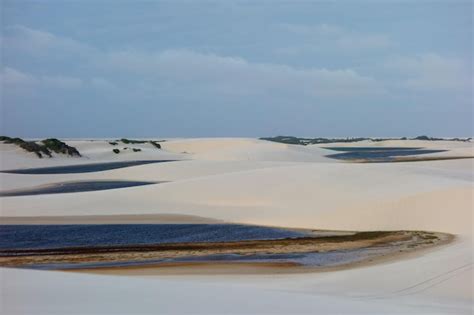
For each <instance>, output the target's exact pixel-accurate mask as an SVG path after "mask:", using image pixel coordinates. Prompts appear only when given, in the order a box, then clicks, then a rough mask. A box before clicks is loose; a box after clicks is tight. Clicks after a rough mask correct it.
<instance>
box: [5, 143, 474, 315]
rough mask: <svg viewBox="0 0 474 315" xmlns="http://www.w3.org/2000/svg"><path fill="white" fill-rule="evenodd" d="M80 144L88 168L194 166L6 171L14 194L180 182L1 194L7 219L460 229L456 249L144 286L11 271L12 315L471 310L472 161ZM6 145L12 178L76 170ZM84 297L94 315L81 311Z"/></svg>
mask: <svg viewBox="0 0 474 315" xmlns="http://www.w3.org/2000/svg"><path fill="white" fill-rule="evenodd" d="M68 143H69V144H71V145H74V146H77V147H78V149H79V150H80V151H81V153H83V154H84V155H86V157H84V158H81V159H78V160H80V161H81V162H83V163H84V162H86V163H87V162H97V161H112V160H115V159H123V160H127V159H130V160H132V159H160V158H162V157H175V158H178V159H186V160H187V161H179V162H172V163H163V164H148V165H142V166H134V167H128V168H123V169H116V170H110V171H104V172H98V173H87V174H63V175H62V174H59V175H16V174H3V173H0V184H1V187H2V189H12V188H21V187H29V186H34V185H39V184H48V183H54V182H60V181H72V180H86V179H88V180H93V179H102V180H103V179H121V180H156V181H163V180H165V181H170V182H169V183H163V184H159V185H149V186H142V187H133V188H124V189H116V190H109V191H100V192H87V193H68V194H58V195H39V196H23V197H6V198H1V199H0V205H1V209H0V210H1V215H2V216H3V217H25V216H28V217H30V216H82V215H89V216H90V215H135V214H136V215H138V214H148V215H153V214H163V215H164V214H167V215H168V214H174V215H192V216H199V217H205V218H212V219H217V220H223V221H228V222H239V223H250V224H262V225H277V226H291V227H304V228H319V229H341V230H399V229H411V230H430V231H439V232H447V233H452V234H455V235H457V239H456V241H455V242H453V243H452V244H450V245H446V246H443V247H440V248H438V249H435V250H432V251H429V252H425V253H422V254H419V255H415V256H411V257H409V258H405V259H402V260H399V261H392V262H390V263H384V264H378V265H371V266H365V267H363V268H357V269H351V270H342V271H334V272H327V273H314V274H289V275H274V276H268V275H266V276H265V275H261V276H259V275H248V276H243V275H239V276H232V275H220V276H211V277H209V276H193V277H190V276H186V277H184V276H166V279H163V278H162V277H159V278H147V279H137V278H115V277H111V276H92V275H82V274H74V275H72V274H62V273H57V272H41V271H25V270H21V271H20V270H7V269H3V270H2V273H1V275H2V297H3V303H2V305H3V306H2V307H3V309H2V311H3V313H5V314H13V313H25V312H26V313H28V312H29V311H31V312H32V313H35V311H37V312H36V313H41V312H43V313H58V312H59V313H61V312H62V311H64V310H65V309H75V310H76V311H77V312H79V313H101V314H102V313H116V312H117V311H119V310H122V311H123V312H125V313H128V311H127V310H131V309H133V310H134V312H133V313H149V312H155V311H157V310H159V311H160V312H162V313H163V312H165V313H166V312H176V313H184V312H188V313H193V312H197V313H206V314H209V313H226V312H227V313H262V312H272V313H285V314H288V313H314V312H315V311H316V310H317V311H319V312H320V313H381V312H382V311H383V312H385V313H393V314H395V313H396V314H399V313H413V314H420V313H430V314H431V313H448V314H452V313H464V314H470V313H471V312H472V311H473V306H472V303H473V287H472V279H473V278H472V277H473V273H472V264H473V239H472V237H473V234H472V227H473V217H472V211H473V205H474V204H473V202H474V201H473V196H474V186H473V177H474V164H473V160H472V159H465V160H447V161H430V162H407V163H383V164H378V163H375V164H354V163H346V162H340V161H337V160H333V159H329V158H326V157H325V155H327V154H330V153H334V152H333V151H328V150H325V149H323V148H320V146H307V147H303V146H293V145H285V144H279V143H271V142H265V141H260V140H255V139H191V140H186V139H181V140H169V141H167V142H164V143H162V146H163V150H156V149H154V148H151V147H150V148H147V149H146V150H144V152H140V153H136V155H134V154H133V153H130V154H128V153H127V154H123V155H121V154H119V155H115V156H114V155H113V153H111V150H112V146H111V145H109V144H108V143H107V142H106V141H94V142H90V141H80V142H75V141H69V142H68ZM345 145H350V146H355V145H361V146H368V145H378V146H379V145H384V146H406V147H429V148H433V149H434V148H439V149H446V150H449V151H448V152H445V153H439V154H440V155H441V154H445V155H446V154H447V155H450V154H451V155H460V154H462V155H472V152H473V145H472V143H464V142H462V143H461V142H446V141H439V142H430V141H387V142H377V143H375V144H374V143H365V144H364V143H351V144H345ZM7 146H8V147H7ZM135 146H136V145H133V147H135ZM145 146H146V145H143V147H145ZM331 146H333V145H332V144H331ZM334 146H335V145H334ZM137 147H139V146H137ZM0 149H1V154H2V168H3V169H7V168H12V167H13V166H15V165H16V167H20V166H22V165H23V167H24V166H29V167H32V166H39V165H53V164H56V165H64V164H67V163H71V162H70V160H73V159H72V158H70V159H67V158H53V159H48V160H46V159H44V160H39V159H37V158H35V157H34V156H28V154H27V153H24V152H20V151H18V150H15V149H12V148H11V147H10V145H0ZM148 149H149V150H148ZM109 151H110V152H109ZM183 152H186V153H183ZM19 156H21V158H19ZM145 157H146V158H145ZM15 159H16V161H14V160H15ZM66 160H67V163H65V161H66ZM74 163H76V161H74ZM118 283H120V285H118ZM96 285H97V286H98V287H99V289H98V290H100V294H99V293H95V294H97V295H96V296H92V295H91V293H89V292H88V287H91V286H96ZM157 296H159V298H157ZM57 297H60V298H57ZM85 297H88V299H90V301H92V302H90V303H92V305H95V307H96V308H92V306H88V305H85V304H84V303H81V301H84V299H85ZM211 297H212V300H209V298H211ZM25 300H28V303H27V304H26V305H25V303H24V301H25ZM119 301H120V302H119ZM178 301H181V302H178ZM182 301H187V302H186V305H184V304H185V303H183V302H182ZM212 301H220V302H215V303H213V302H212ZM109 304H110V305H109ZM68 305H74V308H72V307H71V308H68ZM230 305H232V308H231V307H230ZM120 306H123V307H122V308H121V307H120ZM89 307H90V308H89ZM132 307H133V308H132ZM40 311H41V312H40Z"/></svg>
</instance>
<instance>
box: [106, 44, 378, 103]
mask: <svg viewBox="0 0 474 315" xmlns="http://www.w3.org/2000/svg"><path fill="white" fill-rule="evenodd" d="M105 64H106V66H108V67H110V68H114V69H122V70H123V71H126V72H128V73H133V74H135V75H139V76H142V77H143V76H145V77H147V79H153V78H154V79H156V80H160V81H164V82H168V83H170V82H173V83H175V84H178V85H183V86H191V87H193V88H201V89H211V91H215V92H216V93H227V94H238V95H248V94H265V93H266V94H268V95H271V94H279V93H286V94H292V95H301V96H303V95H307V96H330V97H337V98H341V97H348V96H360V95H376V94H381V93H383V92H384V90H383V88H382V87H381V86H380V85H379V84H378V83H377V82H376V80H374V79H372V78H370V77H364V76H361V75H359V74H358V73H357V72H355V71H354V70H351V69H340V70H328V69H297V68H293V67H290V66H287V65H278V64H264V63H251V62H248V61H246V60H245V59H242V58H238V57H224V56H218V55H214V54H201V53H196V52H192V51H182V50H169V51H164V52H161V53H155V54H144V53H139V52H119V53H111V54H109V55H108V56H107V58H106V61H105ZM270 93H271V94H270Z"/></svg>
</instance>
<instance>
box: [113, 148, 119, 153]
mask: <svg viewBox="0 0 474 315" xmlns="http://www.w3.org/2000/svg"><path fill="white" fill-rule="evenodd" d="M112 151H113V152H114V153H115V154H119V153H120V150H119V149H113V150H112Z"/></svg>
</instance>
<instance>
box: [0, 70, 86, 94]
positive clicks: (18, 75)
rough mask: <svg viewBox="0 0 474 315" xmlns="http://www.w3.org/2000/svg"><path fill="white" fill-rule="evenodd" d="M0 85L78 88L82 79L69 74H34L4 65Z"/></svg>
mask: <svg viewBox="0 0 474 315" xmlns="http://www.w3.org/2000/svg"><path fill="white" fill-rule="evenodd" d="M0 81H1V83H2V86H5V87H7V88H57V89H78V88H80V87H82V84H83V81H82V80H81V79H79V78H75V77H69V76H35V75H33V74H30V73H25V72H22V71H19V70H17V69H14V68H11V67H5V68H4V69H3V70H2V72H1V74H0Z"/></svg>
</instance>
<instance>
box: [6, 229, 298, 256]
mask: <svg viewBox="0 0 474 315" xmlns="http://www.w3.org/2000/svg"><path fill="white" fill-rule="evenodd" d="M303 236H306V233H303V232H296V231H289V230H285V229H280V228H272V227H263V226H252V225H240V224H98V225H93V224H90V225H89V224H85V225H82V224H81V225H0V255H1V250H12V249H51V248H66V247H89V246H117V245H119V246H123V245H150V244H165V243H181V242H230V241H244V240H266V239H284V238H295V237H303Z"/></svg>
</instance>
